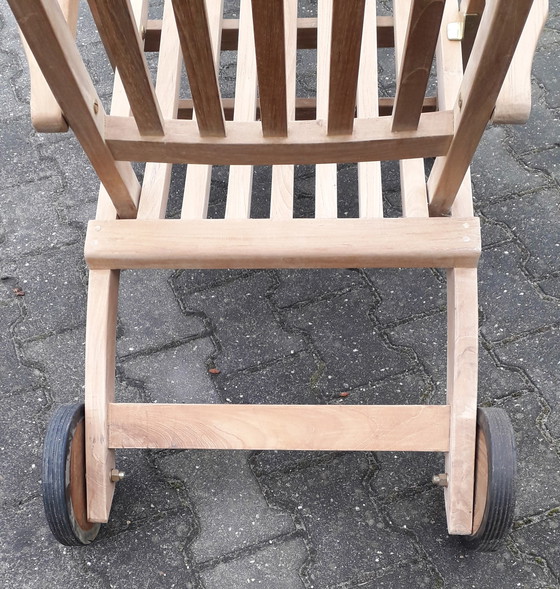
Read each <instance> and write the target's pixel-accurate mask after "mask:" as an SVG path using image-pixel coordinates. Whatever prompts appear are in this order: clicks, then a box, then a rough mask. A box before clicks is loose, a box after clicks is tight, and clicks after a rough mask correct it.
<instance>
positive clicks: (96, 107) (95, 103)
mask: <svg viewBox="0 0 560 589" xmlns="http://www.w3.org/2000/svg"><path fill="white" fill-rule="evenodd" d="M93 112H94V114H97V113H98V112H99V102H97V100H96V101H95V102H94V103H93Z"/></svg>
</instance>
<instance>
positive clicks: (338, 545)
mask: <svg viewBox="0 0 560 589" xmlns="http://www.w3.org/2000/svg"><path fill="white" fill-rule="evenodd" d="M370 473H371V464H370V462H369V461H368V459H367V457H366V455H365V454H363V453H357V452H356V453H354V452H348V453H343V454H340V455H333V458H332V460H330V461H328V462H325V463H322V464H312V465H310V466H308V467H307V468H304V469H302V470H297V471H294V472H291V473H289V474H287V475H280V476H272V477H267V478H264V477H263V478H261V482H262V484H263V485H264V486H265V488H266V495H267V498H268V500H269V501H270V502H271V503H272V504H273V505H278V506H279V507H281V508H283V509H289V510H290V511H292V512H293V513H294V518H295V521H296V522H297V525H298V526H299V527H301V528H302V529H303V530H304V531H305V533H306V535H307V536H308V538H309V543H310V544H311V546H313V553H312V558H311V560H310V561H309V562H308V563H307V564H306V566H305V568H304V571H303V575H304V578H306V579H307V585H308V586H309V587H314V588H317V589H318V588H322V587H330V586H332V585H334V584H335V583H336V584H337V585H338V584H342V583H345V582H349V581H351V580H352V579H353V578H354V576H355V575H356V571H376V570H379V569H382V568H385V567H387V566H390V565H392V564H395V563H397V562H399V561H401V560H406V559H409V558H411V557H412V556H414V548H413V545H412V543H411V542H409V540H408V538H407V537H406V535H405V534H401V533H398V532H395V530H393V528H392V527H391V526H390V525H389V523H388V522H387V521H386V520H385V518H384V517H383V516H382V514H381V513H380V512H379V510H378V507H377V505H376V504H375V503H374V502H372V500H371V498H370V497H369V496H368V493H367V489H366V485H365V484H364V481H367V477H368V476H369V474H370ZM344 530H352V533H351V534H345V533H344Z"/></svg>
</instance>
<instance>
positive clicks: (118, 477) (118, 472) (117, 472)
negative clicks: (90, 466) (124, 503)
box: [111, 468, 124, 483]
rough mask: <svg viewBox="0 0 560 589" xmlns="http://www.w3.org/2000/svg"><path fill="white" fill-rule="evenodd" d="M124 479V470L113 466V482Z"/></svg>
mask: <svg viewBox="0 0 560 589" xmlns="http://www.w3.org/2000/svg"><path fill="white" fill-rule="evenodd" d="M123 479H124V472H122V471H121V470H118V469H116V468H113V469H112V470H111V482H112V483H118V482H119V481H122V480H123Z"/></svg>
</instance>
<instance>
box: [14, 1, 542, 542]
mask: <svg viewBox="0 0 560 589" xmlns="http://www.w3.org/2000/svg"><path fill="white" fill-rule="evenodd" d="M9 3H10V5H11V7H12V10H13V12H14V14H15V16H16V18H17V21H18V24H19V26H20V29H21V32H22V34H23V37H24V40H25V43H26V49H27V55H28V58H29V61H30V70H31V80H32V100H31V103H32V119H33V122H34V125H35V128H36V129H37V130H39V131H64V130H66V129H67V128H68V127H71V128H72V130H73V132H74V133H75V135H76V137H77V139H78V140H79V142H80V143H81V145H82V147H83V149H84V151H85V153H86V154H87V156H88V157H89V159H90V161H91V164H92V165H93V167H94V169H95V171H96V172H97V174H98V176H99V179H100V180H101V189H100V194H99V202H98V208H97V214H96V218H95V220H93V221H90V223H89V225H88V230H87V236H86V243H85V257H86V260H87V263H88V266H89V294H88V311H87V330H86V360H85V361H86V377H85V380H86V389H85V412H84V406H83V405H70V406H65V407H62V408H61V409H60V410H59V411H58V412H57V413H56V414H55V416H54V417H53V420H52V422H51V424H50V426H49V429H48V431H47V435H46V440H45V449H44V463H43V468H44V472H43V479H44V480H43V495H44V504H45V509H46V514H47V519H48V522H49V525H50V527H51V529H52V531H53V533H54V535H55V537H56V538H57V539H58V540H59V541H61V542H63V543H65V544H87V543H89V542H91V541H92V540H93V539H94V538H95V536H96V534H97V532H98V530H99V525H100V523H103V522H107V520H108V517H109V511H110V508H111V502H112V498H113V491H114V487H115V482H116V481H118V480H119V477H120V474H121V473H119V471H118V470H116V469H115V449H116V448H212V449H215V448H221V449H261V450H266V449H285V450H337V451H342V450H369V451H400V450H402V451H431V452H443V453H444V454H445V457H446V466H445V473H443V474H441V475H438V476H436V477H434V479H435V480H434V482H436V483H437V484H439V485H440V486H442V487H444V492H445V503H446V512H447V523H448V531H449V533H450V534H457V535H460V536H462V537H463V538H464V540H465V542H466V543H467V544H469V545H470V546H472V547H473V548H476V549H482V550H491V549H494V548H495V547H496V545H497V543H498V542H499V540H500V539H502V538H503V537H504V535H505V534H506V533H507V532H508V530H509V527H510V525H511V522H512V517H513V503H514V477H515V449H514V443H513V432H512V428H511V425H510V424H509V422H508V418H507V416H506V415H505V414H504V413H503V412H502V411H501V410H499V409H481V410H478V417H477V331H478V321H477V315H478V312H477V311H478V306H477V262H478V259H479V255H480V251H481V239H480V228H479V221H478V219H477V218H475V217H474V214H473V203H472V193H471V184H470V176H469V165H470V162H471V159H472V157H473V154H474V152H475V150H476V147H477V145H478V142H479V140H480V138H481V136H482V134H483V131H484V129H485V127H486V125H487V123H488V122H489V121H491V120H494V121H495V122H514V123H519V122H523V121H524V119H526V118H527V116H528V112H529V109H530V68H531V60H532V55H533V52H534V48H535V44H536V40H537V38H538V35H539V32H540V28H541V27H542V24H543V21H544V18H545V15H546V11H547V6H546V0H535V2H534V5H533V0H487V1H486V2H484V0H462V1H461V2H460V3H459V2H458V0H447V1H445V0H394V2H393V4H394V10H393V15H392V16H377V15H376V0H319V1H318V15H317V18H298V14H297V9H298V2H297V0H252V1H251V0H241V3H240V18H239V19H236V20H233V19H225V18H223V5H222V0H207V1H205V0H172V1H171V0H166V2H165V6H164V12H163V18H162V20H158V21H154V20H148V18H147V6H146V5H147V2H146V1H144V2H142V1H141V0H138V1H133V0H89V5H90V9H91V12H92V14H93V17H94V19H95V22H96V25H97V29H98V32H99V35H100V37H101V40H102V41H103V44H104V46H105V48H106V51H107V54H108V58H109V60H110V62H111V64H112V66H113V67H114V68H115V81H114V93H113V98H112V107H111V113H110V114H107V113H106V112H105V110H104V108H103V106H102V104H101V101H100V99H99V97H98V95H97V93H96V90H95V88H94V85H93V83H92V81H91V78H90V76H89V74H88V72H87V70H86V68H85V66H84V63H83V61H82V59H81V57H80V54H79V52H78V49H77V47H76V43H75V39H74V35H75V27H76V18H77V16H76V14H77V0H76V1H73V0H58V1H57V0H9ZM520 39H521V41H520ZM378 47H394V48H395V62H396V69H397V72H396V93H395V96H394V97H391V98H387V97H382V98H380V97H379V96H378V94H379V92H378V80H377V53H378V51H377V50H378ZM314 48H316V49H317V93H316V99H309V98H297V97H296V90H295V88H296V67H295V64H296V51H297V49H314ZM516 48H517V50H516ZM221 50H236V51H237V81H236V88H235V98H234V99H233V100H232V99H224V98H222V97H221V90H220V83H219V75H218V71H219V70H218V64H219V58H220V51H221ZM146 51H150V52H153V51H159V62H158V68H157V78H156V83H155V85H154V84H153V83H152V79H151V73H150V71H149V68H148V65H147V61H146V56H145V52H146ZM434 56H435V63H436V67H435V70H436V78H437V97H436V98H430V97H426V89H427V87H428V84H429V82H430V75H431V70H432V63H433V61H434ZM183 63H184V65H185V69H186V73H187V77H188V83H189V87H190V95H191V98H189V99H184V98H183V99H180V97H179V87H180V81H181V68H182V65H183ZM257 88H258V96H259V98H258V99H257ZM425 158H435V162H434V164H433V167H432V168H431V171H430V173H429V177H428V178H427V180H426V176H425V166H424V159H425ZM382 160H400V172H401V193H402V217H401V218H384V217H383V207H382V186H381V173H380V163H379V162H380V161H382ZM138 161H141V162H147V164H146V167H145V171H144V175H143V182H142V185H140V184H139V181H138V179H137V176H136V174H135V172H134V171H133V167H132V165H131V163H130V162H138ZM348 162H352V163H356V162H357V165H358V180H359V217H358V218H352V219H350V218H342V219H341V218H337V187H336V186H337V163H348ZM174 163H183V164H184V163H187V164H188V166H187V172H186V179H185V188H184V200H183V204H182V211H181V218H180V219H166V218H165V214H166V205H167V198H168V193H169V186H170V175H171V165H172V164H174ZM213 164H215V165H228V166H231V167H230V173H229V185H228V193H227V204H226V209H225V218H223V219H207V218H206V217H207V209H208V198H209V189H210V179H211V166H212V165H213ZM296 164H313V165H315V166H316V168H315V170H316V196H315V216H314V218H305V219H300V218H297V219H296V218H293V199H294V165H296ZM256 165H272V180H271V186H270V217H269V218H267V219H251V218H250V206H251V190H252V171H253V168H252V166H256ZM331 267H333V268H336V267H339V268H340V267H379V268H381V267H432V268H445V269H446V270H447V280H448V340H447V341H448V345H447V348H448V349H447V356H448V360H447V363H448V383H447V403H446V404H445V405H418V406H409V405H383V406H365V405H348V406H340V405H337V406H334V405H326V406H323V405H204V404H202V405H193V404H191V405H168V404H141V403H130V404H124V403H116V402H115V399H114V377H115V374H114V373H115V338H116V314H117V299H118V285H119V272H120V270H121V269H127V268H136V269H141V268H174V269H179V268H208V269H212V268H331Z"/></svg>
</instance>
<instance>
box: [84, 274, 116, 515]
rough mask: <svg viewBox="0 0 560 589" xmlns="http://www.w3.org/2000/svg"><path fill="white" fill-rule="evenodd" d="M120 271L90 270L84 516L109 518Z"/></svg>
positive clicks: (112, 487) (111, 489)
mask: <svg viewBox="0 0 560 589" xmlns="http://www.w3.org/2000/svg"><path fill="white" fill-rule="evenodd" d="M119 275H120V271H119V270H90V273H89V289H88V304H87V324H86V365H85V388H86V390H85V421H86V486H87V513H88V520H89V521H91V522H100V523H104V522H106V521H107V520H108V519H109V511H110V510H111V503H112V500H113V492H114V490H115V483H114V482H112V481H111V470H112V469H113V468H114V467H115V451H114V450H111V449H110V448H109V446H108V441H109V435H108V434H109V432H108V419H107V417H108V416H107V412H108V407H109V403H112V402H113V400H114V396H115V342H116V325H117V300H118V290H119Z"/></svg>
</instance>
